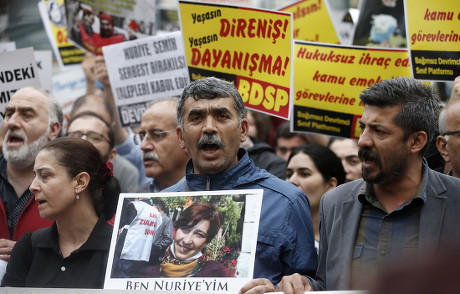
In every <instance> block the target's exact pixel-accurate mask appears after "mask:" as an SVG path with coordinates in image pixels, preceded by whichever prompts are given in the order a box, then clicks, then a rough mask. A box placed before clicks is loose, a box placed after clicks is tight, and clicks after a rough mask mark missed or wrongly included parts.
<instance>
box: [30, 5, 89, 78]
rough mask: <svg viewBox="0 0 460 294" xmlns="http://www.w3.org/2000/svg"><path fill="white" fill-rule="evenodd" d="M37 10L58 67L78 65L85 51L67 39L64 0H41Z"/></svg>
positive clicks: (66, 67)
mask: <svg viewBox="0 0 460 294" xmlns="http://www.w3.org/2000/svg"><path fill="white" fill-rule="evenodd" d="M38 10H39V12H40V17H41V19H42V22H43V26H44V27H45V31H46V34H47V36H48V39H49V41H50V43H51V47H52V48H53V52H54V56H55V57H56V60H57V62H58V64H59V67H60V69H61V70H66V69H68V68H71V67H77V66H80V63H81V62H82V61H83V58H84V57H85V51H83V50H81V49H79V48H77V47H75V46H74V45H73V44H72V43H70V42H69V41H68V40H67V31H66V18H65V8H64V0H41V1H40V2H38Z"/></svg>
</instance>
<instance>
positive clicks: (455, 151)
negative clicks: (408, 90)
mask: <svg viewBox="0 0 460 294" xmlns="http://www.w3.org/2000/svg"><path fill="white" fill-rule="evenodd" d="M436 147H437V148H438V150H439V153H440V154H441V156H442V157H443V158H444V161H445V162H446V167H447V168H446V172H447V174H449V175H451V176H453V177H456V178H460V100H458V99H451V100H450V102H449V104H447V106H446V107H445V108H444V109H443V110H442V111H441V113H440V114H439V136H438V137H437V138H436Z"/></svg>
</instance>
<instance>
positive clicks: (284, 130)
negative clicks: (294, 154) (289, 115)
mask: <svg viewBox="0 0 460 294" xmlns="http://www.w3.org/2000/svg"><path fill="white" fill-rule="evenodd" d="M293 137H299V138H301V139H302V140H304V141H305V144H308V143H309V141H308V139H307V136H306V135H305V134H304V133H293V132H291V129H290V125H289V122H288V121H286V122H284V123H282V124H280V125H279V126H278V127H277V128H276V131H275V139H276V140H278V139H279V138H286V139H290V138H293Z"/></svg>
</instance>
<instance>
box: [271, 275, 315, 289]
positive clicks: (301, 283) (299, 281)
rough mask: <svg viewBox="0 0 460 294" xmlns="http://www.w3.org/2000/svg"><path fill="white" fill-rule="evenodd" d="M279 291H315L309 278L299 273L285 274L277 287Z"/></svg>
mask: <svg viewBox="0 0 460 294" xmlns="http://www.w3.org/2000/svg"><path fill="white" fill-rule="evenodd" d="M276 291H277V292H284V293H286V294H294V293H295V294H303V293H304V292H307V291H313V289H312V288H311V286H310V283H308V280H307V279H306V278H305V277H304V276H302V275H299V274H293V275H290V276H284V277H283V278H282V279H281V282H279V284H278V286H277V287H276Z"/></svg>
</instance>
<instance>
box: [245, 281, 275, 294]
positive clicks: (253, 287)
mask: <svg viewBox="0 0 460 294" xmlns="http://www.w3.org/2000/svg"><path fill="white" fill-rule="evenodd" d="M274 291H275V286H273V284H272V282H270V280H268V279H261V278H260V279H253V280H251V281H249V282H248V283H246V284H245V285H244V286H243V287H242V288H241V289H240V292H239V294H261V293H267V292H274Z"/></svg>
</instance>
